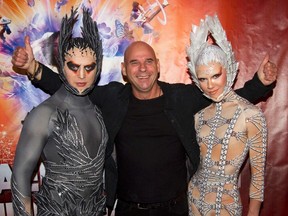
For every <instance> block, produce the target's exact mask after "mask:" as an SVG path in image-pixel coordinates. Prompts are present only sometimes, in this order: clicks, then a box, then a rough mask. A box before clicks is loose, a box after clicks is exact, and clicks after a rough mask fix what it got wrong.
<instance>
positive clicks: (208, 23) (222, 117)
mask: <svg viewBox="0 0 288 216" xmlns="http://www.w3.org/2000/svg"><path fill="white" fill-rule="evenodd" d="M193 30H194V31H193V32H192V33H191V45H190V47H189V48H188V50H187V53H188V55H189V58H190V62H189V65H188V66H189V69H190V72H191V74H192V77H193V80H194V82H195V83H196V85H198V87H199V88H200V89H201V90H202V91H203V93H204V95H205V96H206V97H208V98H210V99H211V100H213V103H212V104H211V105H210V106H208V107H207V108H204V109H203V110H201V111H199V112H198V113H197V114H196V115H195V129H196V133H197V141H198V143H199V145H200V150H201V151H200V152H201V155H200V165H199V168H198V170H197V172H196V174H195V175H194V176H193V177H192V179H191V181H190V183H189V188H188V200H189V214H190V215H197V216H198V215H199V216H200V215H201V216H203V215H216V216H219V215H221V216H222V215H238V216H241V215H242V205H241V199H240V195H239V191H238V177H239V172H240V168H241V166H242V164H243V163H244V161H245V159H246V157H247V155H249V159H250V165H251V183H250V203H249V213H248V215H249V216H251V215H259V211H260V206H261V202H262V201H263V198H264V195H263V194H264V167H265V158H266V143H267V128H266V121H265V118H264V115H263V113H262V111H261V110H260V109H259V108H258V107H256V106H254V105H252V104H251V103H250V102H248V101H247V100H246V99H244V98H242V97H240V96H238V95H237V94H236V93H235V92H234V91H233V90H232V89H231V86H232V85H233V83H234V79H235V77H236V74H237V69H238V63H237V62H236V61H235V59H234V53H233V51H232V48H231V44H230V42H229V41H227V38H226V34H225V32H224V30H223V28H222V26H221V23H220V21H219V20H218V17H217V16H215V17H206V19H205V21H204V20H202V21H201V23H200V26H199V27H198V28H197V27H193ZM209 33H211V35H212V37H213V38H214V39H215V41H216V45H213V44H210V43H208V42H207V41H206V40H207V37H209Z"/></svg>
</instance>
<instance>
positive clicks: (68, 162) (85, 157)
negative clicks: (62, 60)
mask: <svg viewBox="0 0 288 216" xmlns="http://www.w3.org/2000/svg"><path fill="white" fill-rule="evenodd" d="M106 142H107V132H106V129H105V126H104V123H103V119H102V116H101V114H100V111H99V110H98V108H97V107H95V105H93V104H92V103H91V102H90V100H89V98H88V96H76V95H73V94H71V93H70V92H68V91H67V90H66V89H65V88H64V86H62V87H61V88H60V89H59V90H58V91H57V92H56V93H55V94H54V95H53V96H52V97H50V98H49V99H48V100H46V101H44V102H43V103H41V104H40V105H39V106H38V107H36V108H35V109H33V110H32V111H31V112H30V114H28V116H27V117H26V118H25V121H24V125H23V129H22V132H21V136H20V139H19V142H18V146H17V151H16V157H15V160H14V166H13V174H12V195H13V208H14V213H15V215H21V216H22V215H30V214H31V213H29V211H30V210H29V209H30V208H29V207H30V204H31V177H32V173H33V171H34V169H35V168H37V163H38V160H39V158H40V156H41V159H42V161H43V163H44V166H45V171H46V172H45V177H44V178H43V181H42V185H41V186H40V190H39V192H38V193H37V194H36V196H35V200H36V204H37V215H51V216H52V215H63V216H64V215H65V216H66V215H67V216H68V215H69V216H74V215H75V216H76V215H77V216H80V215H83V216H84V215H85V216H90V215H91V216H92V215H95V216H99V215H103V208H104V203H105V196H104V192H103V164H104V156H105V147H106Z"/></svg>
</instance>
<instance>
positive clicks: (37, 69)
mask: <svg viewBox="0 0 288 216" xmlns="http://www.w3.org/2000/svg"><path fill="white" fill-rule="evenodd" d="M41 73H42V65H41V63H39V62H37V61H36V60H35V59H33V61H32V62H31V64H30V66H29V68H28V69H27V76H28V78H29V79H30V80H34V79H35V78H36V79H37V80H40V79H41V78H40V77H41Z"/></svg>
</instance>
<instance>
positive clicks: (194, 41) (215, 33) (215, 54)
mask: <svg viewBox="0 0 288 216" xmlns="http://www.w3.org/2000/svg"><path fill="white" fill-rule="evenodd" d="M209 34H211V35H212V37H213V38H214V40H215V42H216V44H217V45H218V46H219V47H220V49H221V50H220V49H213V46H214V47H215V45H212V44H209V43H208V42H207V38H208V35H209ZM217 50H218V51H217ZM186 51H187V55H188V57H189V62H188V68H189V71H190V73H191V75H192V79H193V81H194V82H195V84H196V85H197V86H198V87H199V88H200V86H199V81H198V79H197V74H196V68H197V66H199V65H201V64H203V63H204V64H207V63H209V62H205V59H206V60H207V61H208V59H209V60H210V61H214V62H219V63H221V64H222V66H223V67H224V68H225V69H226V71H227V83H226V86H225V89H224V92H223V93H222V94H221V95H220V96H219V98H218V99H217V101H220V100H221V99H222V98H223V96H224V95H226V94H227V93H228V92H229V91H230V90H231V88H232V85H233V83H234V80H235V78H236V75H237V71H238V66H239V63H238V62H236V60H235V57H234V52H233V50H232V46H231V43H230V42H229V41H228V40H227V36H226V33H225V31H224V29H223V27H222V25H221V23H220V21H219V19H218V16H217V15H215V16H214V17H211V16H206V18H205V20H202V19H201V21H200V24H199V26H194V25H193V26H192V31H191V33H190V46H189V47H187V50H186ZM222 51H223V52H222ZM223 53H224V55H223ZM223 56H224V57H223ZM200 89H201V88H200ZM204 95H205V94H204ZM205 96H206V97H208V98H210V97H209V96H207V95H205Z"/></svg>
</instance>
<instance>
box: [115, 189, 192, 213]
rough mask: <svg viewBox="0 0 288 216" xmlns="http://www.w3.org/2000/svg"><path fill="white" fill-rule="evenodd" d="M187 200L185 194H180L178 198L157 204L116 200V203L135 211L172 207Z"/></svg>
mask: <svg viewBox="0 0 288 216" xmlns="http://www.w3.org/2000/svg"><path fill="white" fill-rule="evenodd" d="M184 199H187V195H186V192H183V193H181V194H180V195H179V196H178V197H176V198H175V199H171V200H169V201H166V202H159V203H136V202H128V201H125V200H122V199H118V203H119V204H120V205H121V204H122V205H123V204H124V205H128V206H130V207H133V208H137V209H155V208H161V207H173V206H175V205H176V204H177V203H178V202H181V201H182V200H184Z"/></svg>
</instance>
